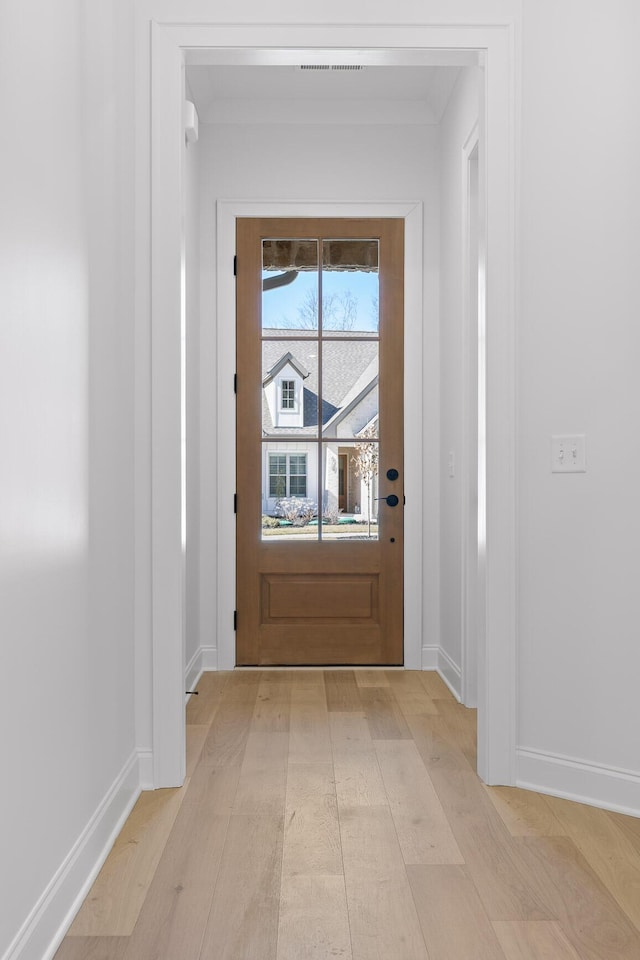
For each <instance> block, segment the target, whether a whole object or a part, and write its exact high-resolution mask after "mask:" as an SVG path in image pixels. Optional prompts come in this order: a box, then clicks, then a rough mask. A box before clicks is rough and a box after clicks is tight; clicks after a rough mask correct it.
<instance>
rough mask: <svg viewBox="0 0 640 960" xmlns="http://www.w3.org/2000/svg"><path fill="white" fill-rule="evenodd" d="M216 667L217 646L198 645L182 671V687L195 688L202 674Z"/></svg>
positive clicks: (186, 688)
mask: <svg viewBox="0 0 640 960" xmlns="http://www.w3.org/2000/svg"><path fill="white" fill-rule="evenodd" d="M217 669H218V649H217V647H198V649H197V650H196V652H195V653H194V655H193V656H192V657H191V660H190V661H189V663H188V664H187V666H186V669H185V671H184V689H185V690H195V688H196V687H197V685H198V681H199V680H200V677H201V676H202V674H203V673H204V672H205V671H207V670H217Z"/></svg>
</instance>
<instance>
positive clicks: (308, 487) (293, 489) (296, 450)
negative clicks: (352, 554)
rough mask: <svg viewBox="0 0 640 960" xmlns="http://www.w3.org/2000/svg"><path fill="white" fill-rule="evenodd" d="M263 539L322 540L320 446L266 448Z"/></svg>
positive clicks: (276, 444) (291, 444)
mask: <svg viewBox="0 0 640 960" xmlns="http://www.w3.org/2000/svg"><path fill="white" fill-rule="evenodd" d="M262 539H263V540H278V541H281V540H290V541H294V540H295V541H297V540H317V539H318V444H317V443H314V442H313V441H310V442H308V443H305V442H299V441H292V442H287V441H285V440H278V441H277V442H271V443H263V444H262Z"/></svg>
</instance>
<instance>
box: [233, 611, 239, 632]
mask: <svg viewBox="0 0 640 960" xmlns="http://www.w3.org/2000/svg"><path fill="white" fill-rule="evenodd" d="M233 629H234V630H237V629H238V611H237V610H234V611H233Z"/></svg>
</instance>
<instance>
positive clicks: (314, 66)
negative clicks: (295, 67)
mask: <svg viewBox="0 0 640 960" xmlns="http://www.w3.org/2000/svg"><path fill="white" fill-rule="evenodd" d="M300 69H301V70H330V71H333V70H364V66H363V65H362V64H361V63H333V64H329V63H301V64H300Z"/></svg>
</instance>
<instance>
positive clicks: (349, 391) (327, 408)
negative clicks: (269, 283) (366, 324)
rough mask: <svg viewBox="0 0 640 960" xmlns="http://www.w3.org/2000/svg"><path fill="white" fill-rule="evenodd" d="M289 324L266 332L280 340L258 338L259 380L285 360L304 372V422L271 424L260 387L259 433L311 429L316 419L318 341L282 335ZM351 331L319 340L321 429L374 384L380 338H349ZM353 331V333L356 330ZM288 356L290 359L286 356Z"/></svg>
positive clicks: (348, 409) (344, 413) (310, 432)
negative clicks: (260, 370)
mask: <svg viewBox="0 0 640 960" xmlns="http://www.w3.org/2000/svg"><path fill="white" fill-rule="evenodd" d="M287 334H289V335H290V334H291V331H290V330H271V329H270V330H269V336H270V337H271V336H275V337H282V338H283V339H281V340H264V341H263V344H262V369H263V384H264V385H265V386H266V385H267V383H268V382H270V380H272V379H273V377H274V376H275V375H276V373H277V371H278V370H279V369H282V368H283V367H284V366H285V365H286V363H290V364H291V365H292V366H295V368H296V369H297V370H304V371H305V372H306V373H307V376H306V377H305V376H304V375H303V374H302V373H301V376H303V379H304V388H303V423H304V426H302V427H286V428H282V427H279V428H278V429H277V430H276V429H275V428H274V426H273V421H272V419H271V413H270V411H269V406H268V404H267V402H266V399H265V396H264V392H263V405H262V430H263V436H287V435H292V436H304V435H313V434H314V433H316V431H317V423H318V341H317V340H316V339H315V338H314V339H312V338H309V339H308V340H305V339H300V340H286V339H284V338H286V336H287ZM353 336H354V334H353V332H351V331H349V333H345V334H344V335H343V337H340V336H338V337H336V336H335V334H334V332H333V331H332V333H331V337H330V338H327V339H326V340H325V341H324V342H323V354H322V386H323V390H322V393H323V397H322V424H323V433H324V432H325V429H326V427H327V426H328V425H331V428H333V427H335V426H337V424H338V422H339V421H340V420H341V419H342V418H343V417H345V416H347V414H348V413H349V412H351V411H352V410H353V409H355V407H356V406H357V405H358V403H359V402H360V400H361V399H363V398H364V396H366V395H367V394H368V393H370V391H371V390H372V389H373V388H374V387H375V385H376V384H377V376H378V342H377V340H375V339H373V338H372V337H368V338H367V337H366V336H364V337H362V339H360V340H354V339H353ZM356 336H357V333H356ZM287 358H288V359H287Z"/></svg>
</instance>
